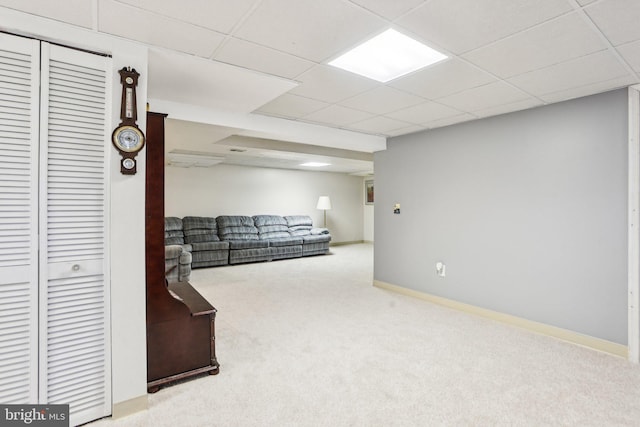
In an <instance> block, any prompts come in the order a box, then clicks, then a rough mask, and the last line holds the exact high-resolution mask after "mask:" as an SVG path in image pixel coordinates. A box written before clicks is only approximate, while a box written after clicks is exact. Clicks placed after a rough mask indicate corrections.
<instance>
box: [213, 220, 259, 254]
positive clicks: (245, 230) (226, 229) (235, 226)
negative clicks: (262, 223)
mask: <svg viewBox="0 0 640 427" xmlns="http://www.w3.org/2000/svg"><path fill="white" fill-rule="evenodd" d="M216 222H217V223H218V236H219V237H220V239H222V240H229V241H231V240H258V239H259V237H258V229H257V228H256V226H255V225H254V223H253V218H251V217H250V216H241V215H235V216H234V215H222V216H219V217H217V218H216ZM231 249H233V248H231Z"/></svg>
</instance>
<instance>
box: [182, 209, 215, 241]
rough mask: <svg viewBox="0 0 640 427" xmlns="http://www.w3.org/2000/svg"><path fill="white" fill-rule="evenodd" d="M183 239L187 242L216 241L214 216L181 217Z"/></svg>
mask: <svg viewBox="0 0 640 427" xmlns="http://www.w3.org/2000/svg"><path fill="white" fill-rule="evenodd" d="M182 226H183V229H184V239H185V242H187V243H200V242H217V241H220V238H219V237H218V225H217V222H216V219H215V218H212V217H203V216H185V217H184V218H182Z"/></svg>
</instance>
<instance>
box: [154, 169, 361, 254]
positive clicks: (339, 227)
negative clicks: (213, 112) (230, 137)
mask: <svg viewBox="0 0 640 427" xmlns="http://www.w3.org/2000/svg"><path fill="white" fill-rule="evenodd" d="M165 175H166V176H165V215H166V216H177V217H181V218H182V217H184V216H187V215H195V216H219V215H249V216H252V215H259V214H273V215H309V216H311V218H312V219H313V223H314V225H316V226H317V227H322V224H323V211H320V210H317V209H316V203H317V202H318V197H319V196H329V197H330V198H331V205H332V209H331V210H329V211H327V227H328V228H329V230H330V231H331V236H332V242H333V243H344V242H355V241H362V240H363V205H364V202H363V200H364V189H363V186H364V184H363V183H362V178H361V177H358V176H351V175H347V174H343V173H329V172H307V171H297V170H285V169H269V168H256V167H247V166H232V165H223V164H220V165H216V166H213V167H211V168H189V169H185V168H177V167H171V166H167V167H166V168H165Z"/></svg>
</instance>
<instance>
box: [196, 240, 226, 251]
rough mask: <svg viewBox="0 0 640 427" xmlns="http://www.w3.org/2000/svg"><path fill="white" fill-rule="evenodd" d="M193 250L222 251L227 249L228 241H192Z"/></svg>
mask: <svg viewBox="0 0 640 427" xmlns="http://www.w3.org/2000/svg"><path fill="white" fill-rule="evenodd" d="M191 246H193V250H194V251H196V252H200V251H224V250H227V249H229V242H200V243H192V244H191Z"/></svg>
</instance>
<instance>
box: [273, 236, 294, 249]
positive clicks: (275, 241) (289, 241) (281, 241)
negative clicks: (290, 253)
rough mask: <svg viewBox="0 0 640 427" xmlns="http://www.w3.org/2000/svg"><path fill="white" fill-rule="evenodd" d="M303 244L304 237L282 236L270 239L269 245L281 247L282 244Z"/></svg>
mask: <svg viewBox="0 0 640 427" xmlns="http://www.w3.org/2000/svg"><path fill="white" fill-rule="evenodd" d="M296 245H302V237H293V236H288V237H282V238H277V239H271V240H269V247H271V248H273V247H281V246H296Z"/></svg>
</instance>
